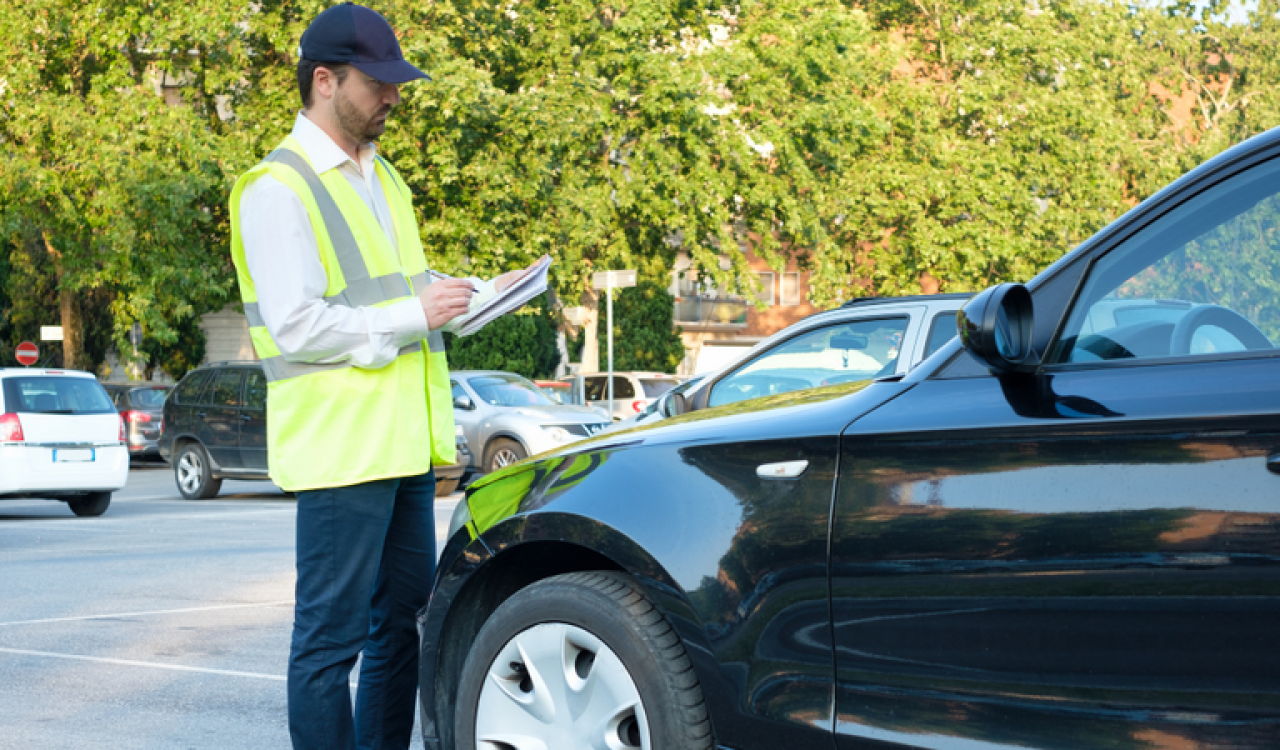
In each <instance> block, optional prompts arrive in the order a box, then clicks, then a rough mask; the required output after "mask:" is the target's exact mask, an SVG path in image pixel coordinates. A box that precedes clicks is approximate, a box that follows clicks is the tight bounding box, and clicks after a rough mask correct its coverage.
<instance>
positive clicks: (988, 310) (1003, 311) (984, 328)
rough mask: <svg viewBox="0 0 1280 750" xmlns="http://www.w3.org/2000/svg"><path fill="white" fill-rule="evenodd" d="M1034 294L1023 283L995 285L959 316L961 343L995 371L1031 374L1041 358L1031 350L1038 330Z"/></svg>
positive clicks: (976, 298) (957, 318)
mask: <svg viewBox="0 0 1280 750" xmlns="http://www.w3.org/2000/svg"><path fill="white" fill-rule="evenodd" d="M1034 322H1035V321H1034V311H1033V306H1032V303H1031V292H1029V291H1027V288H1026V287H1025V286H1023V285H1021V284H1000V285H998V286H993V287H991V288H990V289H987V290H986V291H984V292H981V293H979V294H978V295H977V296H976V297H974V298H973V299H971V300H969V302H968V303H966V304H965V306H964V307H963V308H961V309H960V312H959V314H957V315H956V329H957V332H958V333H959V335H960V341H961V342H963V343H964V348H965V349H968V350H969V353H970V354H972V355H973V356H974V357H976V358H977V359H978V361H980V362H983V363H985V364H986V365H988V366H989V367H991V368H992V369H993V370H995V371H996V372H1001V373H1003V372H1031V371H1033V370H1035V368H1036V367H1037V366H1039V364H1040V358H1039V357H1037V356H1036V353H1035V351H1034V350H1032V348H1031V335H1032V333H1033V331H1034V330H1035V326H1034Z"/></svg>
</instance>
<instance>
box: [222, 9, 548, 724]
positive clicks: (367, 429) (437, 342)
mask: <svg viewBox="0 0 1280 750" xmlns="http://www.w3.org/2000/svg"><path fill="white" fill-rule="evenodd" d="M299 52H300V58H301V59H300V60H299V61H298V88H299V93H300V94H301V97H302V103H303V111H302V112H301V113H300V114H299V115H298V118H297V121H296V123H295V125H294V128H293V132H292V133H291V134H290V135H289V137H287V138H285V140H284V142H283V143H281V144H280V146H279V147H278V148H277V149H276V150H275V151H273V152H272V153H271V154H270V155H269V156H267V158H266V159H264V160H263V161H262V163H260V164H258V165H257V166H256V167H254V168H253V169H251V170H250V171H249V172H247V173H246V174H244V175H243V176H241V178H240V180H239V181H238V182H237V183H236V186H235V189H234V191H233V192H232V194H231V250H232V257H233V260H234V262H235V266H236V273H237V277H238V279H239V283H240V295H241V298H242V300H243V302H244V310H245V315H246V317H247V318H248V322H249V333H250V337H251V338H252V341H253V347H254V350H255V351H256V352H257V354H258V357H259V358H260V359H261V360H262V365H263V369H264V370H265V372H266V375H267V381H268V386H267V389H268V390H267V393H268V398H267V451H268V460H269V464H270V471H271V478H272V479H273V480H274V481H275V482H276V483H277V484H279V485H280V486H281V487H283V488H284V489H286V490H292V491H294V492H296V493H297V498H298V521H297V571H298V582H297V589H296V604H295V609H294V624H293V639H292V647H291V649H290V655H289V671H288V692H289V730H290V733H291V735H292V737H293V745H294V747H295V748H344V749H345V748H354V747H361V748H407V747H408V746H409V741H410V735H411V733H412V730H413V719H414V707H415V700H416V692H417V673H418V669H417V657H418V640H417V630H416V626H415V623H414V615H415V613H416V612H417V610H418V609H420V608H421V607H422V606H423V605H424V604H425V603H426V600H427V596H428V594H429V592H430V586H431V582H432V577H433V574H434V568H435V524H434V518H433V502H434V495H435V478H434V475H433V474H432V472H431V466H432V461H433V459H434V460H435V462H437V463H452V462H453V461H454V460H455V455H454V445H455V443H454V441H455V436H454V424H453V404H452V397H451V389H450V385H449V371H448V364H447V363H446V361H445V353H444V347H443V338H442V336H441V331H442V330H446V329H447V324H448V323H449V322H450V321H451V320H453V319H454V318H455V317H457V316H458V315H460V314H463V313H465V312H467V311H468V310H469V309H471V308H472V307H473V306H474V305H478V304H482V303H483V301H484V300H485V299H487V298H489V297H491V296H492V295H493V294H496V293H497V291H500V290H502V289H504V288H506V286H508V285H509V284H511V283H513V282H514V281H516V280H518V279H519V277H520V276H521V275H522V274H523V273H525V271H524V270H521V271H513V272H511V273H507V274H503V275H502V276H500V277H498V279H497V280H495V281H494V282H493V283H485V282H481V281H480V280H479V279H451V278H447V277H440V276H439V275H436V274H434V273H433V272H431V271H429V270H428V268H427V261H426V257H425V256H424V254H423V249H422V245H421V242H420V240H419V235H418V227H417V222H416V219H415V217H414V213H413V206H412V205H411V203H410V193H409V188H408V187H407V186H406V185H405V183H404V181H403V180H402V179H401V178H400V176H399V175H398V174H397V173H396V171H395V170H394V169H393V168H392V167H391V165H390V164H388V163H387V161H386V160H385V159H383V158H382V157H380V156H378V155H377V151H376V148H375V147H374V146H373V144H372V141H373V140H374V139H376V138H377V137H378V136H380V135H381V134H382V132H383V130H384V129H385V127H386V119H387V115H388V114H389V113H390V111H391V108H392V107H393V106H394V105H395V104H396V103H398V102H399V101H400V94H399V90H398V85H399V84H402V83H407V82H409V81H412V80H414V79H418V78H427V76H426V75H425V74H424V73H422V71H420V70H418V69H417V68H416V67H414V66H413V65H411V64H409V63H408V62H406V61H405V60H404V57H403V55H402V53H401V51H400V45H399V43H398V42H397V41H396V37H395V33H394V32H393V31H392V29H391V26H390V25H389V24H388V23H387V22H386V20H385V19H383V17H382V16H381V15H379V14H378V13H376V12H375V11H372V10H370V9H368V8H365V7H362V6H359V5H352V4H350V3H348V4H345V5H338V6H334V7H332V8H329V9H328V10H326V11H324V12H323V13H321V14H320V15H319V16H317V17H316V18H315V20H313V21H312V23H311V25H310V26H309V27H308V28H307V30H306V31H305V32H304V33H303V35H302V43H301V47H300V50H299ZM428 80H430V79H429V78H428ZM433 279H435V281H434V283H433ZM362 652H363V661H362V663H361V669H360V681H359V689H358V693H357V697H356V704H355V709H354V712H353V710H352V706H351V698H350V693H349V689H348V681H349V679H350V672H351V669H352V668H353V666H354V665H355V662H356V658H357V656H359V655H360V654H361V653H362ZM353 713H354V716H353Z"/></svg>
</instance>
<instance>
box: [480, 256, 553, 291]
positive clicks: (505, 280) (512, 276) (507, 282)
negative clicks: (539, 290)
mask: <svg viewBox="0 0 1280 750" xmlns="http://www.w3.org/2000/svg"><path fill="white" fill-rule="evenodd" d="M545 257H547V256H545V255H544V256H542V258H545ZM542 258H539V259H537V260H535V261H534V262H533V263H530V264H529V268H521V269H520V270H518V271H507V272H506V273H504V274H502V275H501V276H499V277H498V278H496V279H494V282H493V284H494V287H495V288H496V289H497V290H498V291H499V292H501V291H503V290H504V289H506V288H507V287H509V286H511V285H512V284H514V283H516V282H517V281H519V280H520V279H522V278H524V275H525V274H526V273H529V269H531V268H533V267H534V266H536V265H538V264H539V263H541V262H542Z"/></svg>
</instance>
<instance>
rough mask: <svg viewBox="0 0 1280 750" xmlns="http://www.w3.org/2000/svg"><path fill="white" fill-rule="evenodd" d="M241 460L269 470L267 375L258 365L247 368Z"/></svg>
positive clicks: (243, 463) (247, 464) (263, 469)
mask: <svg viewBox="0 0 1280 750" xmlns="http://www.w3.org/2000/svg"><path fill="white" fill-rule="evenodd" d="M240 461H241V463H242V465H243V466H244V468H246V469H253V470H255V471H266V470H267V376H266V375H264V374H263V372H262V370H261V369H260V368H256V367H255V368H251V369H246V370H245V371H244V408H242V409H241V410H240Z"/></svg>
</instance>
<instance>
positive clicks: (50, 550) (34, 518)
mask: <svg viewBox="0 0 1280 750" xmlns="http://www.w3.org/2000/svg"><path fill="white" fill-rule="evenodd" d="M458 497H460V495H454V496H451V497H450V498H442V499H440V500H438V501H437V503H436V521H437V524H436V527H437V528H436V531H437V536H438V537H440V539H441V541H443V536H444V530H445V529H446V528H447V525H448V522H449V517H450V515H451V514H452V511H453V507H454V505H455V504H456V503H457V499H458ZM294 508H295V505H294V499H293V498H292V496H290V495H286V494H284V493H283V492H281V491H280V490H279V489H278V488H276V487H275V486H274V485H272V484H271V483H270V482H235V481H227V482H225V483H224V484H223V486H222V492H221V493H220V494H219V495H218V497H216V498H213V499H211V500H201V501H188V500H184V499H183V498H182V496H181V495H179V494H178V491H177V489H176V487H175V486H174V482H173V474H172V471H171V470H170V469H169V467H168V466H167V465H163V464H158V465H150V466H145V467H142V466H135V467H134V468H133V469H131V471H130V474H129V485H128V487H126V488H125V489H124V490H122V491H120V492H118V493H116V494H115V496H114V497H113V498H112V502H111V507H110V508H109V509H108V510H107V512H106V514H104V515H103V516H101V517H99V518H77V517H76V516H74V515H72V513H71V511H70V510H69V509H68V508H67V507H66V505H64V504H62V503H60V502H54V501H48V500H3V501H0V565H2V566H3V568H2V569H3V571H4V574H3V577H2V578H0V602H2V604H0V686H3V698H2V699H0V748H4V749H8V748H15V749H17V748H21V749H22V750H30V749H42V748H59V749H61V748H75V747H107V748H113V750H134V749H137V750H162V749H163V750H174V749H175V748H178V749H188V748H189V749H193V750H194V749H198V748H209V749H210V750H229V749H232V748H253V749H255V750H257V749H259V748H261V749H270V748H282V749H284V748H288V747H289V730H288V724H287V721H286V714H285V703H286V699H285V681H284V675H285V665H286V661H287V658H288V651H289V631H290V626H291V623H292V617H293V613H292V612H293V611H292V607H293V584H294V570H293V552H294V537H293V522H294ZM438 546H442V544H441V545H438ZM353 680H354V676H353ZM414 747H421V742H420V740H418V738H417V730H416V729H415V731H414Z"/></svg>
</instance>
